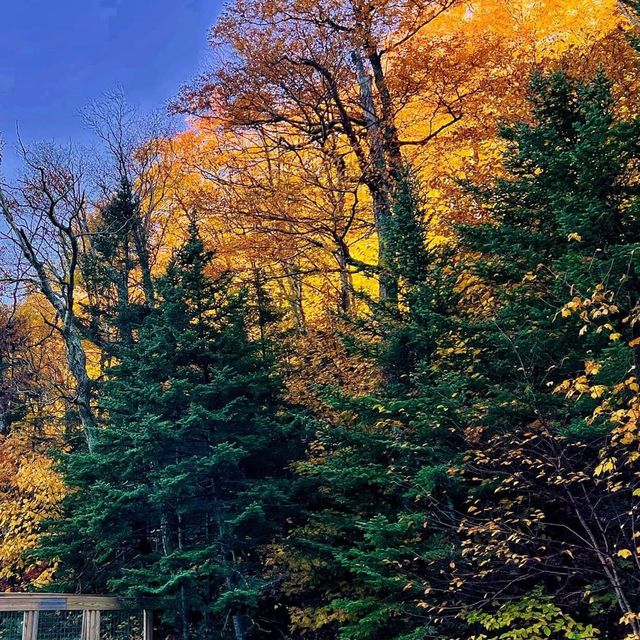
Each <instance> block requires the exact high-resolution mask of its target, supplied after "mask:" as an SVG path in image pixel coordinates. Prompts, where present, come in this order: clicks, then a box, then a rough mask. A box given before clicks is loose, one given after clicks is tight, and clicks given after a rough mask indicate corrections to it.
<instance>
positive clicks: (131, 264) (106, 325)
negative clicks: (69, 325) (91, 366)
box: [81, 179, 154, 358]
mask: <svg viewBox="0 0 640 640" xmlns="http://www.w3.org/2000/svg"><path fill="white" fill-rule="evenodd" d="M140 216H141V213H140V203H139V200H138V195H137V194H136V193H135V191H134V189H133V186H132V185H131V183H130V182H129V181H128V180H126V179H123V180H122V181H121V183H120V185H119V187H118V190H117V191H116V192H115V193H114V194H113V196H112V198H111V199H110V200H109V201H108V202H106V203H105V204H104V205H103V206H102V207H100V208H99V210H98V215H97V218H96V221H95V228H94V229H92V233H91V245H90V247H89V250H88V251H87V252H86V253H85V254H84V255H83V256H82V262H81V266H82V276H83V280H84V284H85V287H86V290H87V294H88V303H87V304H86V305H85V309H86V311H87V315H88V318H89V322H88V326H87V327H86V328H85V333H86V335H87V337H88V338H89V339H90V340H92V341H93V342H94V343H95V344H97V345H98V346H99V347H100V348H101V350H102V352H103V354H104V356H105V357H107V358H108V357H110V356H111V357H113V356H114V355H116V353H117V351H118V347H119V346H120V345H121V344H126V345H130V344H131V342H132V340H133V331H134V330H135V328H136V327H137V326H138V325H139V324H140V322H141V321H142V318H143V317H144V315H145V313H146V312H147V311H148V310H149V308H150V307H151V306H152V304H153V297H154V292H153V283H151V284H150V285H147V286H145V285H144V276H143V273H142V272H143V270H144V269H143V268H142V267H143V265H142V262H143V261H146V260H147V259H148V258H147V256H148V252H149V248H148V247H146V246H144V247H143V246H141V245H142V244H144V243H145V242H147V241H148V239H145V238H143V234H142V232H141V227H142V223H141V220H140ZM141 256H142V257H141ZM145 268H146V267H145Z"/></svg>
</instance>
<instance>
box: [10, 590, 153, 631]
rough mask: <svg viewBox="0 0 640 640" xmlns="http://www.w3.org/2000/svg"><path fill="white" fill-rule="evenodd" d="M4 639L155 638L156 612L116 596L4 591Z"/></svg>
mask: <svg viewBox="0 0 640 640" xmlns="http://www.w3.org/2000/svg"><path fill="white" fill-rule="evenodd" d="M0 640H153V624H152V615H151V611H149V610H137V611H136V610H135V609H134V610H132V609H131V607H130V606H127V604H126V603H125V602H123V601H122V600H121V599H120V598H117V597H115V596H98V595H71V594H64V593H0Z"/></svg>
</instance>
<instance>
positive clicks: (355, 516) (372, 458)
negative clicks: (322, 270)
mask: <svg viewBox="0 0 640 640" xmlns="http://www.w3.org/2000/svg"><path fill="white" fill-rule="evenodd" d="M424 216H425V207H424V204H423V202H422V199H421V197H420V194H419V189H418V185H417V183H416V182H415V180H413V179H412V178H411V177H410V176H405V177H404V179H403V180H402V182H401V183H400V185H399V187H398V189H397V192H396V194H395V205H394V216H393V218H392V221H391V223H390V228H389V237H390V238H392V240H393V242H391V243H390V244H389V247H388V248H389V252H390V260H389V262H390V264H391V266H392V268H393V271H394V279H395V280H396V281H397V282H398V286H399V293H400V297H399V300H397V301H393V302H390V301H388V300H383V301H381V302H377V301H374V300H369V301H368V303H369V308H370V314H369V316H368V317H367V318H365V319H363V320H361V321H357V320H356V321H354V323H356V327H355V328H354V329H355V331H356V335H357V336H358V338H357V339H355V340H354V339H353V338H351V337H350V339H349V343H350V346H351V347H352V348H353V349H356V350H357V351H358V352H359V353H360V354H361V355H364V356H365V357H367V358H369V359H370V362H371V368H372V372H373V371H378V372H379V375H380V379H381V382H380V384H379V387H378V389H377V390H376V391H375V392H374V393H372V394H370V395H366V396H356V397H353V396H349V395H346V394H344V393H342V392H341V391H340V390H339V389H330V390H327V392H326V396H325V397H326V399H327V402H329V404H330V405H331V407H332V408H333V410H334V412H335V414H334V415H335V416H336V422H335V423H334V424H329V425H327V427H326V428H325V429H321V430H320V432H319V434H318V442H317V443H316V445H315V446H316V450H317V451H318V455H317V458H312V459H311V461H310V462H309V463H308V464H306V465H303V466H302V471H303V473H304V474H305V475H307V476H308V477H309V478H312V479H314V480H315V481H316V482H317V485H318V490H319V498H318V501H317V503H315V504H314V505H313V511H312V513H310V515H309V521H308V523H307V524H306V526H305V527H304V528H303V529H301V530H300V531H299V532H298V537H297V539H296V544H295V545H293V548H292V549H291V550H290V551H289V554H290V555H289V564H290V566H291V567H292V568H293V572H294V575H295V576H297V578H298V580H302V581H303V583H304V584H305V589H306V591H305V592H303V598H310V601H309V603H308V604H307V606H306V608H304V609H303V610H302V611H299V610H298V609H297V608H295V607H294V623H297V624H299V625H300V626H311V627H314V628H323V629H330V628H332V627H333V628H334V630H335V633H336V637H338V638H344V639H349V640H374V639H376V640H377V639H380V640H382V639H385V640H386V639H391V638H394V639H400V638H402V639H405V640H408V639H409V638H424V637H427V635H429V634H432V633H434V632H435V631H434V627H433V625H432V622H433V616H432V615H431V613H430V612H429V611H426V610H425V609H423V608H422V605H421V600H422V597H423V594H424V591H425V588H427V587H426V584H425V582H424V580H422V579H421V578H419V577H418V576H422V577H424V576H425V575H428V576H429V579H428V581H429V582H430V587H431V588H432V589H433V590H434V592H435V591H437V592H440V591H445V592H446V590H447V588H448V586H449V585H448V579H447V573H448V566H449V564H450V563H451V562H452V560H453V559H454V558H455V557H456V550H455V539H456V526H457V515H456V512H457V508H456V505H458V504H460V503H461V500H462V499H463V494H462V493H461V490H460V486H459V483H458V481H457V480H456V478H455V477H454V476H452V475H450V474H449V469H450V467H451V466H452V465H453V464H454V463H455V462H456V460H458V461H460V459H461V456H462V453H463V452H464V447H463V444H464V440H463V439H462V438H461V431H460V430H459V429H458V428H457V425H456V424H455V421H454V420H453V416H450V415H449V414H450V412H449V410H450V406H451V405H452V404H455V403H456V401H455V400H451V398H452V396H453V397H455V396H456V395H457V393H458V392H459V389H458V388H457V385H458V383H457V380H456V376H455V374H453V375H451V376H450V377H449V378H447V377H446V376H445V377H444V378H442V377H441V378H438V377H437V367H438V361H439V359H440V358H439V357H438V356H437V349H438V346H439V345H440V346H444V345H447V344H452V343H453V342H455V339H456V338H455V331H454V328H455V325H454V322H453V320H450V318H452V314H453V312H454V311H455V301H456V294H455V293H454V291H453V284H454V280H452V277H453V276H454V273H453V271H449V270H448V267H447V265H448V263H449V257H450V256H449V255H448V250H447V249H446V248H440V249H438V250H433V251H428V250H427V245H426V237H425V236H426V229H425V222H424ZM293 584H294V587H295V585H296V584H298V582H297V581H294V583H293ZM293 593H294V594H295V588H294V589H293ZM441 631H442V632H446V628H444V627H443V628H442V629H441Z"/></svg>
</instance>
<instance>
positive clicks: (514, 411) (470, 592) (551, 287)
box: [459, 72, 640, 637]
mask: <svg viewBox="0 0 640 640" xmlns="http://www.w3.org/2000/svg"><path fill="white" fill-rule="evenodd" d="M531 104H532V115H533V118H532V121H531V122H528V123H521V124H519V125H517V126H515V127H511V128H508V129H506V130H505V131H503V136H504V139H505V141H506V143H507V145H508V151H507V153H506V157H505V163H504V169H505V174H504V177H503V178H501V179H499V180H498V181H497V182H496V184H495V186H494V187H493V188H491V189H489V190H488V191H485V192H483V191H482V190H475V191H474V192H473V196H474V197H475V198H476V201H477V202H478V203H479V204H480V205H481V206H482V207H483V208H484V209H485V211H488V212H489V216H485V218H488V221H487V222H485V223H483V224H479V225H475V226H466V227H462V228H461V229H460V243H461V249H462V250H463V251H466V252H467V256H468V259H467V261H466V263H467V269H468V271H467V274H468V275H467V283H468V284H470V286H469V287H468V295H465V296H464V297H465V298H466V309H467V311H466V312H465V313H464V314H463V315H464V317H463V319H462V324H461V326H463V327H464V336H465V342H466V344H467V345H468V347H469V349H470V350H472V352H473V353H474V354H475V357H474V361H473V362H469V368H468V373H469V375H468V380H467V383H466V385H465V386H466V389H467V404H468V407H469V410H468V412H467V421H468V426H469V428H470V429H471V430H473V432H475V434H476V446H475V447H474V451H473V452H472V453H471V454H470V456H469V462H468V467H467V477H468V478H469V480H470V482H471V483H472V484H473V485H475V488H474V490H473V501H472V502H471V503H470V505H469V508H468V512H467V516H466V517H465V520H464V522H463V524H462V527H461V529H462V532H463V533H464V535H463V543H462V544H463V547H464V549H465V557H466V558H467V559H468V560H471V564H470V566H466V567H465V568H464V569H463V568H460V572H459V579H460V581H461V582H464V583H465V584H466V586H465V588H464V589H463V591H465V590H466V593H467V597H468V598H469V600H468V602H474V603H476V605H475V606H477V602H478V597H479V596H480V595H481V594H483V595H484V596H490V597H489V600H492V601H493V602H494V603H495V602H496V601H497V602H500V601H503V600H511V599H513V600H514V601H516V600H518V598H519V597H520V598H523V599H524V600H522V601H521V602H524V601H526V600H527V599H530V596H531V593H533V592H534V590H539V589H540V588H541V587H543V585H544V587H543V589H542V592H540V591H537V593H538V596H539V598H538V603H539V604H540V603H543V602H544V601H545V598H548V597H550V598H552V599H553V603H554V605H553V606H560V607H561V608H562V609H563V611H565V612H567V613H570V614H571V615H573V616H574V617H575V618H576V619H577V620H578V621H580V620H583V621H590V622H592V623H595V625H596V626H597V627H599V628H601V629H602V630H606V631H607V632H609V631H610V632H611V633H612V634H613V635H612V637H622V636H623V635H624V632H622V631H621V627H619V626H617V623H618V621H619V620H621V619H622V620H626V623H627V624H629V625H630V630H631V631H632V632H633V634H636V635H637V634H638V633H639V631H640V629H639V627H638V620H637V618H636V617H634V616H635V615H636V611H635V609H634V604H633V603H634V602H636V603H637V602H638V597H639V596H640V593H639V592H638V574H637V570H636V571H635V573H634V571H633V570H631V571H630V568H631V567H630V565H629V564H628V563H627V561H626V556H627V553H628V554H629V555H631V553H632V552H631V551H630V550H629V549H631V548H632V547H634V546H637V545H636V544H635V543H634V542H633V539H632V537H633V536H632V534H631V531H632V530H633V528H634V524H633V523H634V520H635V519H637V516H638V506H637V505H635V506H632V507H631V510H629V505H634V498H633V497H632V493H633V491H634V487H635V486H636V483H637V480H634V475H635V474H637V457H636V458H634V457H633V455H630V454H629V451H628V450H627V451H626V452H625V447H627V449H628V448H629V447H631V448H632V449H633V447H635V444H634V441H635V438H634V437H633V436H632V433H633V431H629V429H635V428H636V427H633V426H632V425H631V422H632V421H633V420H634V418H633V416H635V417H636V419H637V414H636V412H635V409H634V406H635V405H634V402H635V403H637V381H636V377H637V367H638V364H639V362H640V361H639V360H638V352H637V345H638V344H640V341H638V340H637V337H638V330H639V328H640V325H639V323H638V310H639V308H640V307H639V304H640V243H639V240H640V189H639V187H638V166H639V161H640V146H639V145H638V140H639V139H640V121H639V120H637V119H634V120H628V121H627V120H624V119H620V117H619V116H618V115H617V114H616V108H615V104H614V101H613V98H612V95H611V86H610V83H609V81H608V80H607V79H606V78H605V77H604V76H603V75H602V74H599V75H598V76H596V77H595V78H594V79H593V80H591V81H589V82H587V83H583V82H581V81H579V80H576V79H573V78H571V77H569V76H567V75H566V74H565V73H562V72H556V73H552V74H549V75H539V76H536V77H535V78H534V79H533V82H532V85H531ZM469 276H471V277H469ZM634 345H636V346H634ZM634 398H635V400H634ZM616 411H618V414H616ZM616 415H622V416H625V417H624V419H623V420H622V421H623V422H624V423H625V425H626V427H625V428H627V429H628V431H627V433H626V435H624V436H622V437H620V436H619V435H617V434H618V432H619V427H616ZM627 419H629V422H628V423H627V422H626V420H627ZM616 443H617V444H616ZM612 460H616V461H617V462H616V463H614V462H613V461H612ZM609 466H611V473H609ZM614 467H615V468H614ZM591 592H596V593H597V594H598V595H596V596H594V597H593V598H592V599H591V602H592V603H593V606H591V607H589V606H587V605H586V604H585V601H588V597H585V596H583V595H581V596H577V595H576V594H588V593H591ZM485 606H487V605H485ZM547 609H548V607H547ZM495 628H498V627H495ZM593 633H595V632H593ZM577 637H593V636H592V635H588V634H587V635H586V636H577ZM633 637H635V636H633Z"/></svg>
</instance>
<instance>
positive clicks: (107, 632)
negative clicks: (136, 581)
mask: <svg viewBox="0 0 640 640" xmlns="http://www.w3.org/2000/svg"><path fill="white" fill-rule="evenodd" d="M142 626H143V623H142V615H141V614H135V613H130V612H127V611H103V612H102V616H101V619H100V640H143V629H142ZM0 640H1V639H0Z"/></svg>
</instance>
